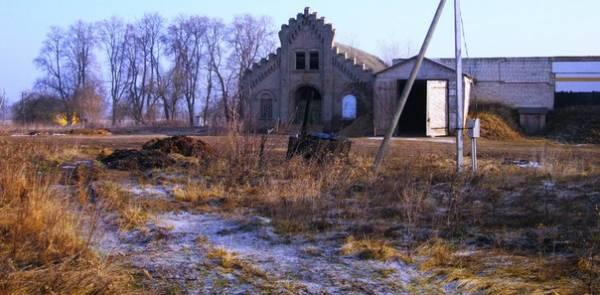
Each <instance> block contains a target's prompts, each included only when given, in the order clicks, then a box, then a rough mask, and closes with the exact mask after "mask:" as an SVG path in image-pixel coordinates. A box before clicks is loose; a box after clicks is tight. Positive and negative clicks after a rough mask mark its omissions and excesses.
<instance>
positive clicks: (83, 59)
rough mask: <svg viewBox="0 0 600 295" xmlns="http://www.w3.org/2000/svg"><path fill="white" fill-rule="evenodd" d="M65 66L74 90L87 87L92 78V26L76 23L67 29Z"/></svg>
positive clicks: (93, 34) (93, 33)
mask: <svg viewBox="0 0 600 295" xmlns="http://www.w3.org/2000/svg"><path fill="white" fill-rule="evenodd" d="M65 44H66V45H67V46H66V47H67V52H66V53H67V54H66V57H67V61H68V62H67V66H68V67H69V74H70V75H72V80H73V82H74V90H77V89H79V88H83V87H86V86H88V83H90V82H91V81H90V80H91V79H93V78H95V77H93V74H94V73H93V70H92V66H93V63H94V55H93V50H94V47H95V45H96V36H95V32H94V27H93V25H92V24H89V23H84V22H83V21H77V22H75V23H74V24H73V25H71V26H70V27H69V31H68V38H67V42H66V43H65Z"/></svg>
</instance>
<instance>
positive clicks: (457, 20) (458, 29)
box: [454, 0, 465, 172]
mask: <svg viewBox="0 0 600 295" xmlns="http://www.w3.org/2000/svg"><path fill="white" fill-rule="evenodd" d="M461 34H462V22H461V12H460V0H454V36H455V38H454V47H455V61H456V129H455V132H456V171H457V172H462V170H463V162H464V155H463V121H464V119H463V115H464V99H465V96H464V94H463V81H464V80H463V67H462V38H461V37H462V35H461Z"/></svg>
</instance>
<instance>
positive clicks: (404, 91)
mask: <svg viewBox="0 0 600 295" xmlns="http://www.w3.org/2000/svg"><path fill="white" fill-rule="evenodd" d="M445 4H446V0H440V4H439V5H438V8H437V10H436V12H435V16H434V17H433V21H431V25H430V26H429V30H428V31H427V35H426V36H425V40H424V41H423V45H422V46H421V50H420V51H419V55H418V57H417V59H416V61H415V66H414V67H413V69H412V71H411V72H410V76H409V77H408V81H407V82H406V85H404V89H402V94H401V95H400V101H399V103H398V108H397V109H396V113H394V118H393V119H392V124H391V125H390V128H389V129H388V130H387V133H386V134H385V137H384V139H383V142H382V143H381V145H380V146H379V150H377V155H376V156H375V162H374V163H373V170H374V172H375V173H377V170H379V166H380V165H381V161H383V157H384V156H385V153H386V151H387V149H388V146H389V144H390V139H391V138H392V136H393V135H394V131H396V126H397V125H398V121H399V120H400V116H401V115H402V111H403V110H404V105H406V100H407V99H408V96H409V94H410V91H411V90H412V86H413V84H414V83H415V80H416V79H417V74H418V73H419V69H420V68H421V64H422V63H423V59H424V58H425V52H427V47H429V43H430V42H431V38H432V37H433V32H434V31H435V27H436V26H437V23H438V21H439V20H440V16H441V15H442V11H443V10H444V5H445Z"/></svg>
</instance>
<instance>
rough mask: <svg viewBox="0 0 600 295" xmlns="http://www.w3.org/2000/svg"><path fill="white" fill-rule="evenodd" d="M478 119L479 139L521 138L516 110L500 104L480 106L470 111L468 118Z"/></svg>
mask: <svg viewBox="0 0 600 295" xmlns="http://www.w3.org/2000/svg"><path fill="white" fill-rule="evenodd" d="M475 117H477V118H479V120H480V123H481V137H483V138H486V139H491V140H519V139H522V138H523V135H522V133H521V129H520V128H519V115H518V113H517V111H516V110H514V109H511V108H509V107H507V106H505V105H501V104H483V105H482V104H480V105H479V106H478V109H477V111H474V110H471V111H470V112H469V118H470V119H474V118H475Z"/></svg>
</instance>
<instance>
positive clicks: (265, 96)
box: [259, 92, 273, 120]
mask: <svg viewBox="0 0 600 295" xmlns="http://www.w3.org/2000/svg"><path fill="white" fill-rule="evenodd" d="M259 107H260V115H259V117H260V119H261V120H272V119H273V97H272V96H271V94H270V93H269V92H263V93H262V94H261V96H260V106H259Z"/></svg>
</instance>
